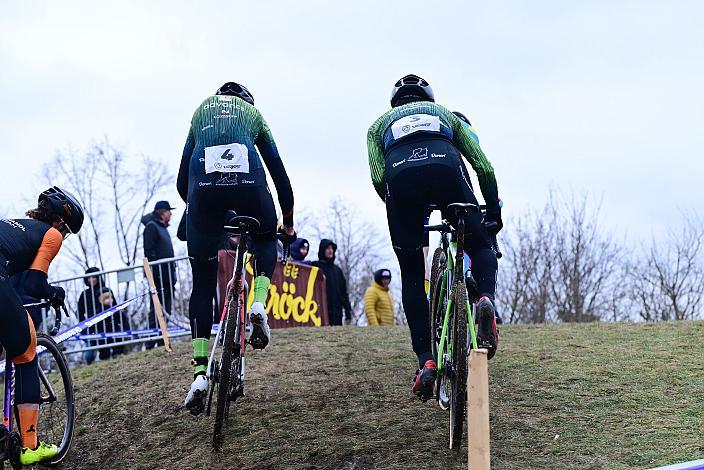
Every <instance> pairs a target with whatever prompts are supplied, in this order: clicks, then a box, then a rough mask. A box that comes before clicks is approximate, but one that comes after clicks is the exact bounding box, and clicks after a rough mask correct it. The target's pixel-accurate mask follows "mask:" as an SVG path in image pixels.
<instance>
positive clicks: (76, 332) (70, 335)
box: [0, 292, 149, 375]
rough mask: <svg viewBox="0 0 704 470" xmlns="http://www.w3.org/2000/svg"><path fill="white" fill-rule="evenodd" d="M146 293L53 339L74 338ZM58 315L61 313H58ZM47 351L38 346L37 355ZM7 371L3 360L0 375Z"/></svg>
mask: <svg viewBox="0 0 704 470" xmlns="http://www.w3.org/2000/svg"><path fill="white" fill-rule="evenodd" d="M145 295H149V292H147V293H144V294H140V295H137V296H135V297H132V298H131V299H128V300H125V301H124V302H122V303H121V304H117V305H115V306H114V307H110V308H108V309H106V310H104V311H102V312H100V313H98V314H97V315H93V316H92V317H90V318H87V319H86V320H83V321H82V322H80V323H78V324H77V325H75V326H72V327H70V328H68V329H67V330H64V331H61V332H59V333H58V334H56V335H55V336H53V337H52V339H53V340H54V341H55V342H56V344H61V343H63V342H64V341H67V340H68V339H70V338H73V337H74V336H78V335H79V334H80V333H81V331H83V330H85V329H86V328H90V327H91V326H94V325H96V324H97V323H100V322H101V321H103V320H106V319H108V318H109V317H111V316H112V315H114V314H115V313H117V312H119V311H121V310H124V309H125V308H127V307H128V306H129V305H130V304H131V303H132V302H134V301H135V300H137V299H140V298H141V297H144V296H145ZM57 315H59V314H58V313H57ZM44 351H45V348H43V347H41V346H39V347H38V348H37V355H39V354H42V353H43V352H44ZM4 373H5V361H2V362H1V363H0V375H3V374H4Z"/></svg>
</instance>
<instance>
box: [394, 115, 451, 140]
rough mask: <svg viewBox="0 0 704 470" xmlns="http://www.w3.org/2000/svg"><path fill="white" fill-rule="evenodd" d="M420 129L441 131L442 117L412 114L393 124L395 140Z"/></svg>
mask: <svg viewBox="0 0 704 470" xmlns="http://www.w3.org/2000/svg"><path fill="white" fill-rule="evenodd" d="M418 131H431V132H440V117H439V116H433V115H431V114H411V115H410V116H406V117H402V118H401V119H399V120H398V121H396V122H394V123H393V124H392V125H391V132H392V133H393V135H394V140H398V139H400V138H401V137H406V136H407V135H410V134H413V133H414V132H418Z"/></svg>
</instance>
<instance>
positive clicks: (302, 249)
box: [291, 238, 310, 263]
mask: <svg viewBox="0 0 704 470" xmlns="http://www.w3.org/2000/svg"><path fill="white" fill-rule="evenodd" d="M309 249H310V243H308V240H306V239H305V238H298V239H296V241H295V242H293V243H291V258H293V260H294V261H297V262H299V263H304V262H305V261H306V257H307V256H308V251H309Z"/></svg>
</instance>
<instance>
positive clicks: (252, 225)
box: [225, 215, 260, 232]
mask: <svg viewBox="0 0 704 470" xmlns="http://www.w3.org/2000/svg"><path fill="white" fill-rule="evenodd" d="M259 226H260V224H259V221H258V220H257V219H255V218H254V217H247V216H246V215H235V216H234V217H231V218H230V220H228V221H227V223H226V224H225V230H245V231H248V232H253V231H254V230H258V229H259Z"/></svg>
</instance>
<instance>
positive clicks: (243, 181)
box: [240, 180, 254, 184]
mask: <svg viewBox="0 0 704 470" xmlns="http://www.w3.org/2000/svg"><path fill="white" fill-rule="evenodd" d="M240 183H242V184H254V180H242V181H240Z"/></svg>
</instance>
